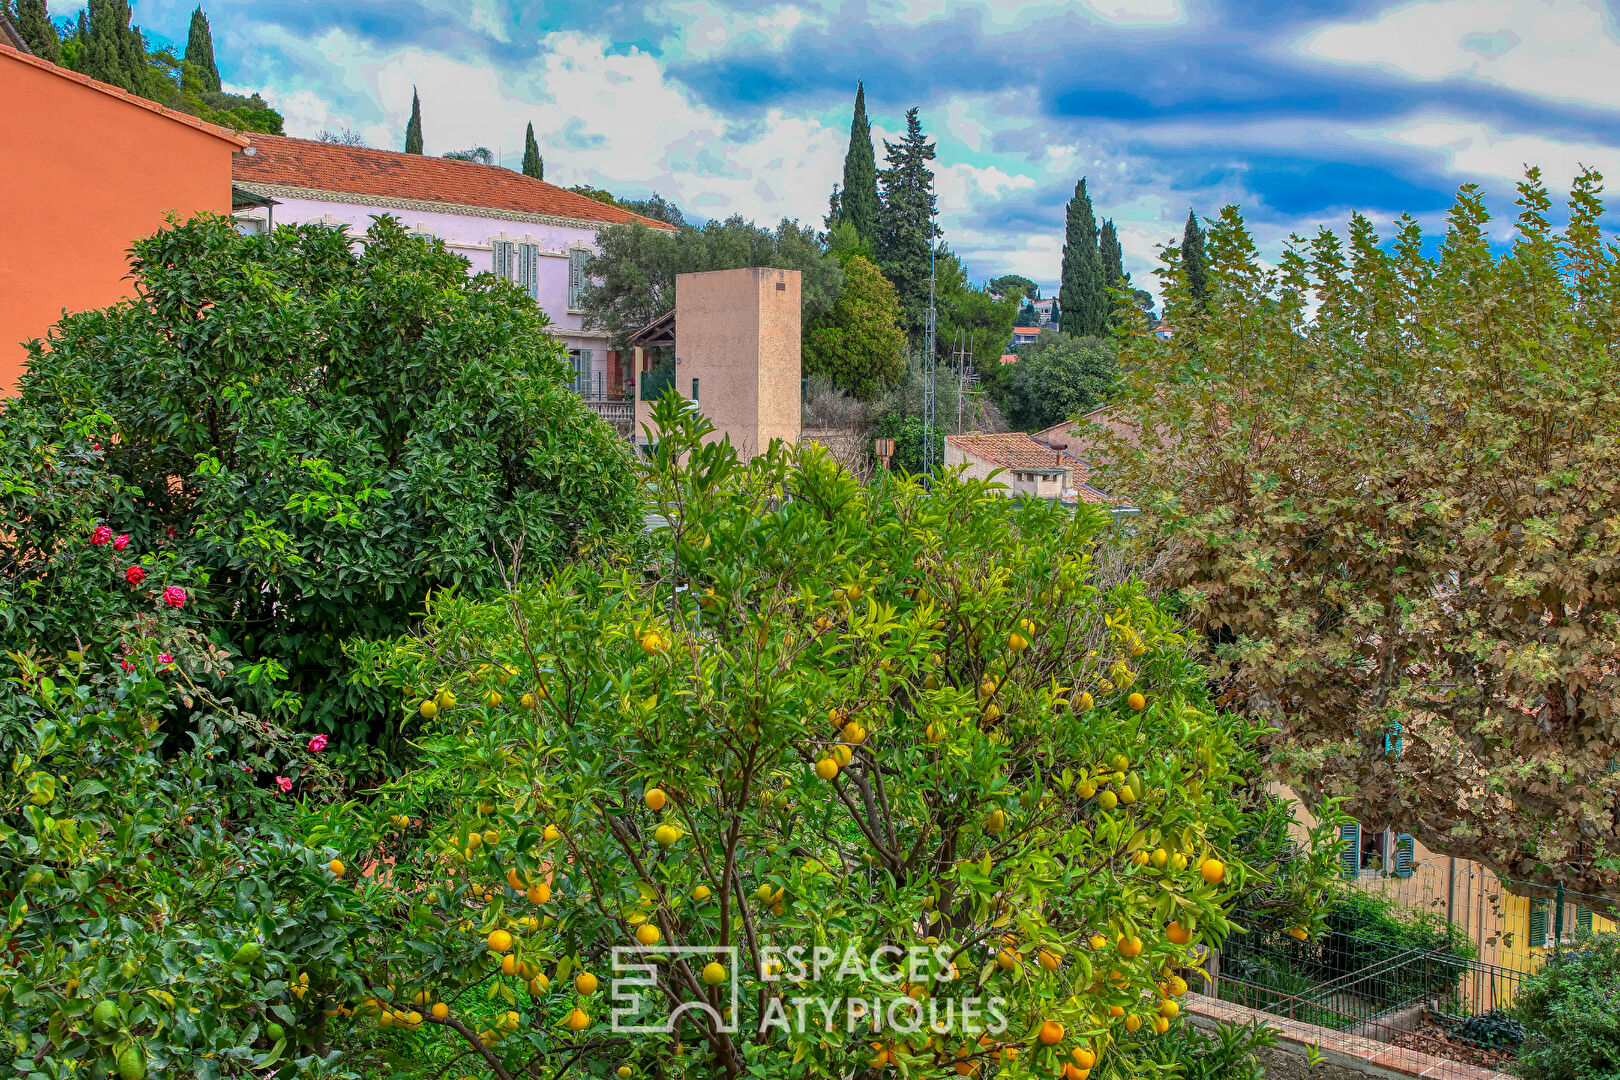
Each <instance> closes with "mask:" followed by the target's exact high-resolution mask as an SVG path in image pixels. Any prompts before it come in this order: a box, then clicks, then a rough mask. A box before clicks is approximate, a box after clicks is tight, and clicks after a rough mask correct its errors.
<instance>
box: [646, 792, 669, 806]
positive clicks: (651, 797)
mask: <svg viewBox="0 0 1620 1080" xmlns="http://www.w3.org/2000/svg"><path fill="white" fill-rule="evenodd" d="M642 798H643V799H645V800H646V803H647V809H649V810H654V811H656V810H662V809H663V808H664V804H665V803H667V802H669V796H667V795H665V794H664V792H663V790H662V789H661V788H648V789H647V793H646V794H645V795H643V796H642Z"/></svg>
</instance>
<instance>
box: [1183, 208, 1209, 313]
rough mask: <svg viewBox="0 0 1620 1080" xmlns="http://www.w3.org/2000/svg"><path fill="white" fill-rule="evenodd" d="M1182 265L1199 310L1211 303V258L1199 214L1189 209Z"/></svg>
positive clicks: (1189, 293) (1189, 292)
mask: <svg viewBox="0 0 1620 1080" xmlns="http://www.w3.org/2000/svg"><path fill="white" fill-rule="evenodd" d="M1181 267H1182V272H1183V273H1184V274H1186V275H1187V293H1188V295H1189V296H1191V298H1192V302H1193V306H1194V307H1196V308H1197V309H1198V310H1199V311H1202V310H1204V308H1205V306H1207V305H1208V304H1209V260H1208V258H1207V257H1206V256H1205V254H1204V230H1203V228H1202V227H1200V226H1199V224H1198V215H1197V214H1195V213H1193V212H1192V211H1191V210H1188V211H1187V227H1186V229H1184V230H1183V231H1182V233H1181Z"/></svg>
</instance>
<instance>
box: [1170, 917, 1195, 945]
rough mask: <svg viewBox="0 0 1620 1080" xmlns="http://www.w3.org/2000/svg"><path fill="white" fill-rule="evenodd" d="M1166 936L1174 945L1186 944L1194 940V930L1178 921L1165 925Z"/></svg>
mask: <svg viewBox="0 0 1620 1080" xmlns="http://www.w3.org/2000/svg"><path fill="white" fill-rule="evenodd" d="M1164 936H1165V938H1166V939H1167V940H1168V941H1169V942H1170V944H1172V945H1186V944H1188V943H1189V942H1191V941H1192V931H1190V930H1188V929H1187V928H1186V927H1185V926H1182V925H1181V924H1180V923H1178V922H1173V923H1171V924H1170V925H1169V926H1167V927H1165V931H1164Z"/></svg>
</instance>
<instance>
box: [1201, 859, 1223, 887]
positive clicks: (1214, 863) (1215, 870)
mask: <svg viewBox="0 0 1620 1080" xmlns="http://www.w3.org/2000/svg"><path fill="white" fill-rule="evenodd" d="M1198 876H1199V877H1201V878H1203V879H1204V880H1205V881H1206V882H1208V883H1209V884H1211V885H1219V884H1220V883H1221V882H1223V881H1225V880H1226V865H1225V864H1224V863H1222V862H1221V860H1219V859H1205V860H1204V861H1203V862H1201V863H1199V864H1198Z"/></svg>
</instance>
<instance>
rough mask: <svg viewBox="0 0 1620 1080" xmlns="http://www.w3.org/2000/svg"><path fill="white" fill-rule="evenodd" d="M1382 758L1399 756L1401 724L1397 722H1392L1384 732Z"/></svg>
mask: <svg viewBox="0 0 1620 1080" xmlns="http://www.w3.org/2000/svg"><path fill="white" fill-rule="evenodd" d="M1384 756H1385V757H1400V756H1401V722H1400V721H1399V720H1395V721H1392V722H1391V723H1390V726H1389V729H1388V730H1387V731H1385V732H1384Z"/></svg>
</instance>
